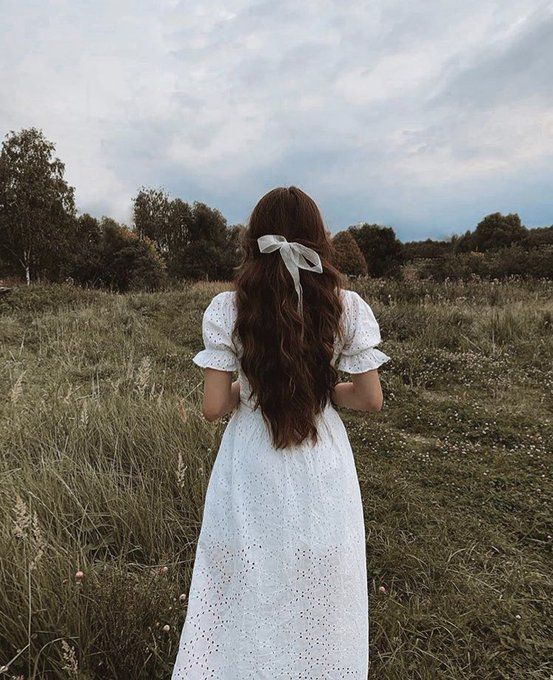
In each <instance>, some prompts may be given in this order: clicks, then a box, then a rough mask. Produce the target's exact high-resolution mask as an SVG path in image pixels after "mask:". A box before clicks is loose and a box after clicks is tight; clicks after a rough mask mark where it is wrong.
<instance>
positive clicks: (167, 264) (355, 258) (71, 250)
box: [0, 128, 553, 292]
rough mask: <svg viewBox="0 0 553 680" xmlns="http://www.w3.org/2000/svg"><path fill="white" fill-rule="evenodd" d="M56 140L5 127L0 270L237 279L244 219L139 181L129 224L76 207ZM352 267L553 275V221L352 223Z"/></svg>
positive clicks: (73, 277) (56, 276) (127, 282)
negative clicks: (411, 228) (450, 227)
mask: <svg viewBox="0 0 553 680" xmlns="http://www.w3.org/2000/svg"><path fill="white" fill-rule="evenodd" d="M54 153H55V147H54V145H53V144H52V143H51V142H50V141H48V140H47V139H45V137H44V135H43V133H42V132H41V131H40V130H38V129H36V128H28V129H24V130H21V131H20V132H18V133H16V132H13V131H12V132H10V133H9V134H7V135H6V137H5V139H4V142H3V144H2V149H1V151H0V277H4V278H6V277H14V278H18V279H20V278H22V279H24V280H26V281H27V283H30V282H31V281H51V282H60V281H67V280H70V281H74V282H75V283H77V284H80V285H83V286H94V287H105V288H109V289H112V290H117V291H121V292H124V291H128V290H136V289H146V290H154V289H156V288H158V287H160V286H162V285H164V284H165V283H166V282H167V281H169V280H179V279H193V280H197V279H210V280H214V279H229V278H231V277H232V273H233V269H234V267H236V266H237V264H238V263H239V261H240V233H241V230H242V229H243V228H244V227H243V226H242V225H239V224H238V225H230V226H229V225H228V224H227V221H226V219H225V218H224V216H223V215H222V214H221V213H220V212H219V211H218V210H216V209H213V208H210V207H209V206H207V205H206V204H204V203H201V202H198V201H194V202H193V203H192V204H189V203H187V202H185V201H183V200H181V199H180V198H170V197H169V196H168V194H167V193H166V192H165V191H164V190H162V189H155V188H145V187H143V188H141V189H140V190H139V191H138V193H137V195H136V196H135V197H134V199H133V226H132V229H129V228H128V227H127V226H126V225H124V224H120V223H118V222H116V221H115V220H113V219H111V218H109V217H102V218H101V219H97V218H95V217H93V216H91V215H89V214H86V213H85V214H83V215H78V214H77V210H76V207H75V191H74V188H73V187H71V186H69V184H68V183H67V181H66V180H65V177H64V173H65V166H64V164H63V163H62V162H61V161H60V160H59V159H58V158H57V157H55V156H54ZM333 244H334V253H335V254H334V257H335V264H336V266H337V267H338V268H339V269H340V270H341V271H342V272H344V273H345V274H346V275H349V276H367V275H368V276H373V277H401V276H402V275H403V274H404V273H405V271H406V267H408V266H411V267H412V268H414V269H416V271H417V274H418V275H419V276H423V277H425V276H426V277H432V278H438V279H444V278H447V277H450V278H460V277H468V276H472V275H474V274H475V273H476V274H478V275H481V276H493V277H498V276H508V275H511V274H522V275H531V276H539V277H547V278H553V271H552V270H553V266H552V263H553V227H544V228H540V229H527V228H526V227H524V226H523V225H522V224H521V221H520V218H519V216H518V215H516V214H511V215H501V214H500V213H494V214H491V215H488V216H486V217H485V218H484V219H483V220H482V221H481V222H480V223H479V224H478V225H477V226H476V228H475V230H474V231H467V232H466V233H465V234H463V235H460V236H453V237H452V238H451V239H449V240H448V241H438V240H432V239H427V240H425V241H412V242H408V243H402V242H401V241H400V240H399V239H398V238H397V236H396V234H395V232H394V230H393V229H392V228H391V227H387V226H382V225H378V224H369V223H364V224H359V225H354V226H350V227H349V228H347V229H346V230H344V231H341V232H339V233H338V234H336V235H335V236H334V237H333Z"/></svg>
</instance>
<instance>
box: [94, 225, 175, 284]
mask: <svg viewBox="0 0 553 680" xmlns="http://www.w3.org/2000/svg"><path fill="white" fill-rule="evenodd" d="M100 227H101V229H102V246H101V253H102V254H101V258H102V265H101V271H102V280H103V283H104V285H107V286H109V287H110V288H112V289H115V290H117V291H119V292H121V293H124V292H126V291H129V290H142V289H146V290H155V289H156V288H158V287H159V286H160V285H161V284H162V283H163V280H164V277H165V262H164V261H163V258H162V257H161V255H160V254H159V252H158V251H157V249H156V246H155V243H154V242H153V241H152V240H151V239H149V238H148V237H144V238H139V237H138V235H137V234H136V233H135V232H133V231H130V230H129V229H127V228H126V227H125V226H123V225H120V224H118V223H117V222H116V221H115V220H112V219H110V218H108V217H104V218H103V219H102V221H101V223H100Z"/></svg>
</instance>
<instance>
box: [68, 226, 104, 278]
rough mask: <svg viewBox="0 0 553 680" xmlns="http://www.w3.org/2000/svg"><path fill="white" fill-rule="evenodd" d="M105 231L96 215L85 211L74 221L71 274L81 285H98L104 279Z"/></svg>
mask: <svg viewBox="0 0 553 680" xmlns="http://www.w3.org/2000/svg"><path fill="white" fill-rule="evenodd" d="M102 247H103V232H102V228H101V227H100V223H99V222H98V220H97V219H96V218H95V217H92V215H89V214H88V213H85V214H84V215H80V216H79V217H77V218H76V219H75V221H74V225H73V245H72V247H71V265H70V275H71V276H72V277H73V278H74V279H75V280H76V281H77V282H78V283H80V284H81V285H92V286H94V285H96V284H98V283H99V282H100V281H101V279H102V266H103V256H102Z"/></svg>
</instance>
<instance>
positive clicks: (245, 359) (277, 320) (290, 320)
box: [234, 186, 343, 449]
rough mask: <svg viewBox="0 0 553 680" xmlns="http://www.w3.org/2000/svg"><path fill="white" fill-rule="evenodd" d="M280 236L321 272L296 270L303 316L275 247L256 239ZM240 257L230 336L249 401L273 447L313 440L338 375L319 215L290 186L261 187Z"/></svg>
mask: <svg viewBox="0 0 553 680" xmlns="http://www.w3.org/2000/svg"><path fill="white" fill-rule="evenodd" d="M264 234H281V235H283V236H284V237H285V238H286V239H287V240H288V241H296V242H298V243H302V244H303V245H305V246H308V247H309V248H312V249H313V250H315V251H316V252H317V253H318V254H319V256H320V258H321V264H322V267H323V273H322V274H319V273H316V272H310V271H306V270H303V269H300V279H301V285H302V289H303V316H301V315H300V313H299V312H298V309H297V304H298V298H297V294H296V290H295V288H294V283H293V280H292V277H291V275H290V273H289V272H288V270H287V269H286V266H285V264H284V262H283V260H282V257H281V255H280V251H278V250H276V251H274V252H272V253H261V252H260V251H259V246H258V243H257V239H258V238H259V237H260V236H263V235H264ZM242 246H243V253H244V255H243V260H242V262H241V264H240V265H239V267H238V268H237V272H236V275H235V288H236V303H237V319H236V324H235V327H234V334H235V336H236V337H237V339H238V340H239V341H240V343H241V345H242V348H243V353H242V359H241V365H242V370H243V371H244V373H245V375H246V377H247V379H248V381H249V384H250V386H251V393H250V396H249V398H250V399H253V402H254V403H253V407H254V409H257V408H259V409H260V410H261V413H262V415H263V418H264V419H265V422H266V423H267V424H268V426H269V429H270V432H271V436H272V441H273V445H274V446H275V448H277V449H281V448H286V447H288V446H291V445H297V444H301V442H303V441H304V440H305V439H309V440H310V441H311V442H312V443H313V444H315V443H316V442H317V439H318V437H317V427H316V420H317V415H318V414H319V413H320V412H321V411H322V410H323V408H324V407H325V406H326V404H327V403H328V400H329V399H330V393H331V390H332V388H333V386H334V385H335V384H336V382H337V379H338V374H337V371H336V369H335V368H334V367H333V366H332V365H331V361H332V357H333V353H334V342H335V339H336V337H337V336H338V335H341V334H342V333H343V329H342V327H341V323H340V321H341V315H342V302H341V298H340V289H341V288H342V287H343V276H342V274H340V272H339V271H338V270H337V269H336V268H335V267H334V266H333V264H332V260H333V249H332V244H331V241H330V239H329V237H328V235H327V230H326V228H325V225H324V222H323V218H322V216H321V213H320V211H319V209H318V207H317V205H316V203H315V202H314V201H313V199H312V198H310V197H309V196H308V195H307V194H306V193H304V192H303V191H301V189H298V188H297V187H294V186H292V187H289V188H283V187H279V188H277V189H273V190H272V191H269V192H268V193H267V194H265V196H263V197H262V198H261V200H260V201H259V202H258V203H257V205H256V206H255V208H254V210H253V212H252V213H251V215H250V217H249V220H248V223H247V225H246V229H245V230H244V233H243V235H242Z"/></svg>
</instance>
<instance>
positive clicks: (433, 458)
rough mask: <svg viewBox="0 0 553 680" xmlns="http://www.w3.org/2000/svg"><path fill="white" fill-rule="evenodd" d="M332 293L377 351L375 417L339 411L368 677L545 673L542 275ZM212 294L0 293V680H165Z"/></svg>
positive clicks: (548, 289)
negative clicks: (366, 591) (345, 302)
mask: <svg viewBox="0 0 553 680" xmlns="http://www.w3.org/2000/svg"><path fill="white" fill-rule="evenodd" d="M352 287H355V288H356V289H357V290H358V291H359V292H360V293H361V294H362V295H363V296H364V297H365V298H366V299H367V300H368V301H369V303H370V304H371V305H372V307H373V309H374V310H375V313H376V316H377V318H378V319H379V321H380V324H381V330H382V335H383V338H384V342H383V344H382V346H381V347H382V349H383V350H384V351H386V353H388V354H389V355H390V356H391V357H392V358H393V361H392V362H390V363H389V364H386V365H385V366H383V368H382V370H381V376H382V382H383V387H384V391H385V406H384V410H383V411H382V412H380V413H378V414H363V415H361V414H356V413H349V412H346V411H342V416H343V418H344V420H345V422H346V426H347V427H348V431H349V433H350V439H351V442H352V446H353V449H354V452H355V456H356V463H357V470H358V473H359V479H360V483H361V491H362V495H363V499H364V507H365V512H366V514H365V520H366V531H367V549H368V568H369V578H370V586H371V592H370V594H371V602H370V630H371V648H370V658H371V669H370V673H369V677H370V678H374V679H377V678H378V679H379V680H380V679H386V680H387V679H390V680H411V679H413V680H415V679H442V678H444V679H461V678H463V679H465V678H477V679H478V680H487V679H492V678H517V679H519V678H520V679H521V680H522V679H524V680H531V679H538V678H540V679H541V678H543V679H546V680H549V679H550V678H551V677H553V646H552V640H553V612H552V604H551V603H552V584H553V573H552V568H551V567H552V559H551V558H552V545H553V540H552V534H553V522H552V513H551V508H552V495H553V494H552V479H551V467H552V455H551V453H552V449H553V420H552V405H553V404H552V392H553V337H552V324H553V285H552V284H547V283H544V282H535V283H521V282H507V283H493V282H490V283H480V282H471V283H467V284H462V283H461V284H459V283H455V284H453V283H452V284H433V283H428V282H426V283H424V282H416V281H411V282H406V283H400V282H398V283H395V282H382V281H367V282H361V283H356V284H355V285H354V286H352ZM224 288H225V284H205V283H204V284H197V285H194V286H189V287H184V288H182V289H181V290H175V291H169V292H163V293H154V294H131V295H126V296H116V295H111V294H108V293H103V292H97V291H83V290H80V289H76V288H71V287H66V286H55V287H30V288H28V289H26V288H20V289H18V290H15V291H14V292H13V293H11V294H10V295H5V296H3V298H1V299H0V347H1V348H0V387H1V397H0V403H1V414H0V666H2V664H4V665H5V666H8V667H7V668H4V669H3V671H4V675H2V674H1V673H0V677H7V678H19V679H20V680H21V678H25V679H29V678H79V679H81V680H84V679H86V678H90V679H92V678H102V679H103V678H106V679H123V680H131V679H132V680H138V679H142V678H151V679H157V678H168V677H169V675H170V670H171V666H172V661H173V659H174V657H175V654H176V648H177V644H178V639H179V635H180V630H181V626H182V622H183V619H184V614H185V610H186V593H187V589H188V584H189V580H190V575H191V569H192V562H193V558H194V549H195V541H196V538H197V535H198V532H199V528H200V522H201V516H202V507H203V497H204V494H205V490H206V485H207V482H208V479H209V473H210V469H211V465H212V463H213V460H214V457H215V455H216V452H217V447H218V442H219V439H220V436H221V433H222V431H223V428H224V425H225V423H224V422H221V423H217V424H209V423H206V422H204V421H203V420H202V418H201V415H200V413H199V404H200V396H201V395H200V387H201V380H202V375H201V371H200V369H198V368H196V367H195V366H194V365H193V364H192V362H191V358H192V356H193V355H194V354H195V352H196V351H197V350H198V349H199V348H200V346H201V333H200V322H201V316H202V312H203V309H204V308H205V307H206V305H207V303H208V301H209V299H210V298H211V296H212V295H214V294H215V293H216V292H218V291H220V290H222V289H224ZM383 589H384V591H383ZM291 680H293V679H291ZM329 680H340V679H339V678H331V679H329Z"/></svg>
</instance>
